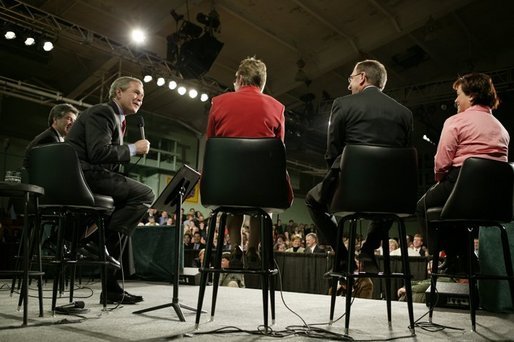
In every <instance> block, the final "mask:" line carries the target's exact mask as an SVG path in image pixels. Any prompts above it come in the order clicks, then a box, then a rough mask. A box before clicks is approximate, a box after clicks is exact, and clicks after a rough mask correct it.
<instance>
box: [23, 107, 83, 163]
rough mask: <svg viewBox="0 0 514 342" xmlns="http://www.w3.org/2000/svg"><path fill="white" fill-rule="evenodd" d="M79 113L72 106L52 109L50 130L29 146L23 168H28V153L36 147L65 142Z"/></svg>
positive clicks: (45, 131)
mask: <svg viewBox="0 0 514 342" xmlns="http://www.w3.org/2000/svg"><path fill="white" fill-rule="evenodd" d="M78 113H79V111H78V109H77V108H75V107H73V106H72V105H70V104H67V103H63V104H58V105H55V106H53V107H52V109H51V110H50V114H49V115H48V128H47V129H45V130H44V131H43V132H41V133H40V134H39V135H37V136H36V137H35V138H34V139H32V141H31V142H30V143H29V144H28V145H27V149H26V150H25V159H24V160H23V166H24V167H25V168H26V167H27V166H28V160H27V158H28V152H29V151H30V150H31V149H32V148H33V147H35V146H38V145H43V144H52V143H58V142H63V141H64V138H65V137H66V135H67V134H68V132H69V131H70V129H71V127H72V126H73V123H74V122H75V120H77V115H78Z"/></svg>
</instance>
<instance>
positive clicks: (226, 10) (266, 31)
mask: <svg viewBox="0 0 514 342" xmlns="http://www.w3.org/2000/svg"><path fill="white" fill-rule="evenodd" d="M216 7H218V8H221V9H223V10H224V11H225V12H228V14H230V15H232V16H233V17H236V18H237V19H239V20H241V21H242V22H244V23H245V24H246V25H248V26H251V27H253V28H254V29H256V30H257V31H259V32H261V33H263V34H264V35H266V36H268V37H269V38H271V39H273V40H275V41H276V42H278V43H280V44H282V45H283V46H285V47H287V48H289V49H290V50H292V51H294V52H296V53H298V54H299V53H300V52H299V50H298V48H297V47H296V46H294V45H292V44H291V43H289V42H287V41H285V40H284V39H282V38H280V37H278V36H277V35H275V34H274V33H272V32H270V31H268V30H267V29H266V28H264V27H262V24H260V25H259V24H256V23H254V22H253V21H251V20H250V19H248V18H245V17H244V16H243V15H242V14H239V13H237V12H236V11H235V10H233V9H231V8H229V7H228V6H227V5H226V4H221V3H216Z"/></svg>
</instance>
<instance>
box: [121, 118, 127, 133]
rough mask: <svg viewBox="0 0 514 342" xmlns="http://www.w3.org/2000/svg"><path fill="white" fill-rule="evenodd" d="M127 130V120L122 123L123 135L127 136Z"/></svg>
mask: <svg viewBox="0 0 514 342" xmlns="http://www.w3.org/2000/svg"><path fill="white" fill-rule="evenodd" d="M126 129H127V120H123V121H122V122H121V134H122V135H123V136H125V130H126Z"/></svg>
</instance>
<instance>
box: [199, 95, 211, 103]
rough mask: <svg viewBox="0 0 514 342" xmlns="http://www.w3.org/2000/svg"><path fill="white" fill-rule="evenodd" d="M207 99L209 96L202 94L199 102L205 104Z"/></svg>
mask: <svg viewBox="0 0 514 342" xmlns="http://www.w3.org/2000/svg"><path fill="white" fill-rule="evenodd" d="M208 99H209V95H207V94H205V93H203V94H202V95H200V101H202V102H205V101H207V100H208Z"/></svg>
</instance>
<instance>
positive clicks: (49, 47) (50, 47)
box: [43, 41, 54, 52]
mask: <svg viewBox="0 0 514 342" xmlns="http://www.w3.org/2000/svg"><path fill="white" fill-rule="evenodd" d="M53 49H54V43H52V42H50V41H46V42H44V44H43V50H45V51H46V52H49V51H52V50H53Z"/></svg>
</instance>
